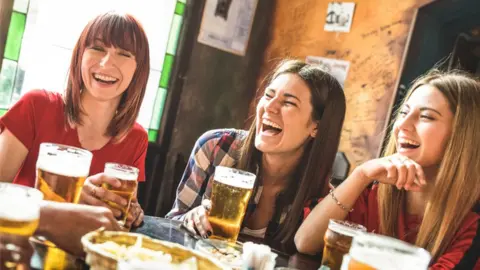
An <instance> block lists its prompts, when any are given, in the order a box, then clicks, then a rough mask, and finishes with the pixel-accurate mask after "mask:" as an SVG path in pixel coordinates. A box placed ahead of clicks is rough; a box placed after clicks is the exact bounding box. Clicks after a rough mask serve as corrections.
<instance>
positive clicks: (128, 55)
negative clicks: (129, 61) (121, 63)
mask: <svg viewBox="0 0 480 270" xmlns="http://www.w3.org/2000/svg"><path fill="white" fill-rule="evenodd" d="M119 54H120V55H121V56H125V57H129V58H130V57H132V55H131V54H129V53H125V52H121V53H119Z"/></svg>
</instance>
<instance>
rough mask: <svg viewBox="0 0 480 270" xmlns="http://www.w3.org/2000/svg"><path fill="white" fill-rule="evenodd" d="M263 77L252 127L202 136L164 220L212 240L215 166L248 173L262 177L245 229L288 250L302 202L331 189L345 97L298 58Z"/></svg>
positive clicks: (334, 84) (320, 72)
mask: <svg viewBox="0 0 480 270" xmlns="http://www.w3.org/2000/svg"><path fill="white" fill-rule="evenodd" d="M266 81H268V86H267V87H266V88H265V90H264V93H263V96H262V97H261V99H260V101H259V103H258V105H257V109H256V117H255V120H254V122H253V123H252V126H251V127H250V130H249V131H244V130H234V129H223V130H212V131H208V132H206V133H205V134H203V135H202V136H201V137H200V138H199V139H198V140H197V142H196V144H195V147H194V149H193V151H192V154H191V156H190V159H189V162H188V166H187V168H186V170H185V173H184V175H183V177H182V180H181V182H180V185H179V187H178V190H177V198H176V200H175V203H174V206H173V208H172V210H171V211H170V212H169V213H168V214H167V218H172V219H176V220H182V221H184V225H185V226H186V227H187V228H189V230H191V231H192V232H194V233H198V234H200V235H201V236H203V237H205V238H206V237H208V236H209V235H211V231H212V229H211V227H210V224H209V223H208V220H207V215H208V213H207V209H208V207H205V206H204V205H203V204H202V200H203V199H208V198H210V195H211V188H212V181H211V180H212V178H213V173H214V171H215V166H218V165H221V166H228V167H233V168H238V169H242V170H246V171H250V172H253V173H255V174H256V175H257V181H256V183H255V188H254V191H253V195H252V197H251V199H250V202H249V205H248V207H247V213H246V215H245V218H244V221H243V225H242V232H243V233H246V234H249V235H252V236H255V237H260V238H264V239H265V240H266V242H267V243H280V244H281V245H282V247H283V248H285V249H287V250H290V248H292V247H294V244H293V237H294V235H295V232H296V230H297V229H298V227H299V226H300V224H301V222H302V218H303V216H304V215H303V212H304V207H305V202H307V201H309V200H310V199H312V198H314V197H317V198H318V197H322V196H325V195H326V194H327V192H328V190H329V181H328V180H329V176H330V175H329V174H330V171H331V168H332V164H333V161H334V159H335V154H336V152H337V148H338V144H339V140H340V132H341V128H342V124H343V119H344V116H345V96H344V93H343V89H342V87H341V85H340V83H339V82H338V81H337V80H336V79H335V78H334V77H333V76H332V75H330V74H328V73H327V72H325V71H323V70H322V69H320V68H319V67H318V66H313V65H309V64H306V63H304V62H302V61H298V60H286V61H283V62H281V63H280V64H279V65H278V66H277V67H276V69H275V70H274V71H273V73H272V74H271V75H270V76H269V78H267V80H266ZM207 202H208V201H207Z"/></svg>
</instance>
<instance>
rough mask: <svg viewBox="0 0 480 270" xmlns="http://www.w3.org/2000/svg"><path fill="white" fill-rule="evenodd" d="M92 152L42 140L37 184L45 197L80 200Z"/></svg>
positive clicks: (38, 160) (70, 200)
mask: <svg viewBox="0 0 480 270" xmlns="http://www.w3.org/2000/svg"><path fill="white" fill-rule="evenodd" d="M91 162H92V153H90V152H89V151H87V150H84V149H80V148H75V147H71V146H67V145H61V144H54V143H42V144H40V152H39V154H38V159H37V179H36V183H35V187H36V188H37V189H39V190H40V191H41V192H42V193H43V195H44V198H45V200H49V201H56V202H67V203H78V201H79V199H80V193H81V191H82V187H83V183H84V182H85V179H86V178H87V176H88V173H89V171H90V163H91Z"/></svg>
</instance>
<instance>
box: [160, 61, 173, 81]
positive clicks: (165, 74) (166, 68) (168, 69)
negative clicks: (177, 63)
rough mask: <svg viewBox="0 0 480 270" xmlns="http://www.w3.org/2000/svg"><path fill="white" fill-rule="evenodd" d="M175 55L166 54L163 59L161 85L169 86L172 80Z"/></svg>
mask: <svg viewBox="0 0 480 270" xmlns="http://www.w3.org/2000/svg"><path fill="white" fill-rule="evenodd" d="M172 66H173V55H171V54H166V55H165V60H164V61H163V69H162V76H161V77H160V87H163V88H167V87H168V82H169V81H170V74H171V73H172Z"/></svg>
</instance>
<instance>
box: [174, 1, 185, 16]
mask: <svg viewBox="0 0 480 270" xmlns="http://www.w3.org/2000/svg"><path fill="white" fill-rule="evenodd" d="M183 13H185V3H182V2H180V1H178V2H177V5H176V6H175V14H178V15H183Z"/></svg>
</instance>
